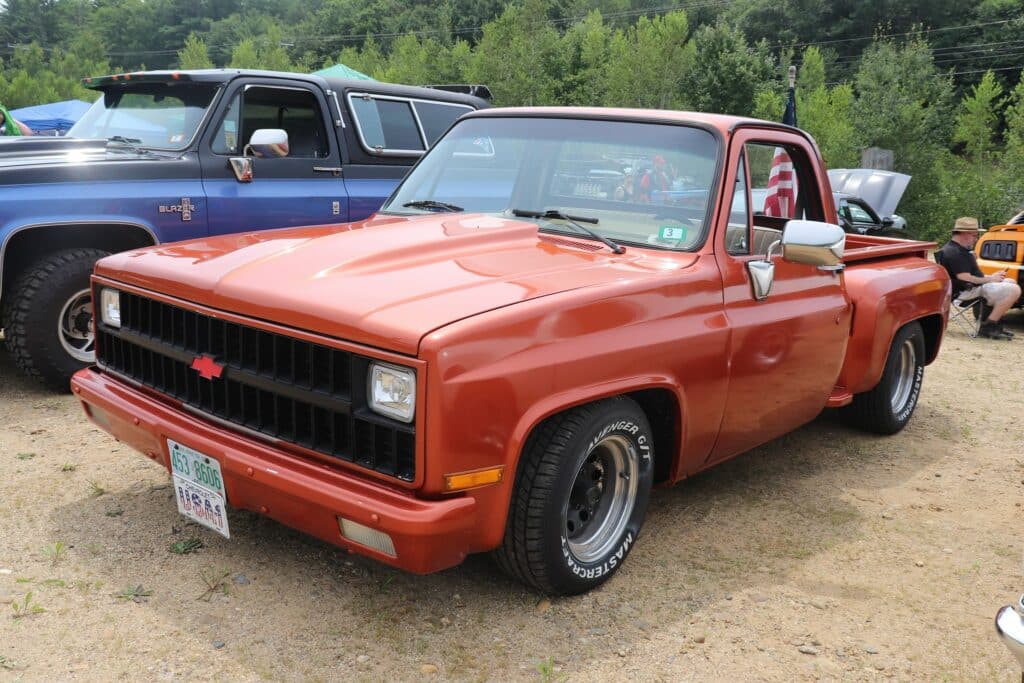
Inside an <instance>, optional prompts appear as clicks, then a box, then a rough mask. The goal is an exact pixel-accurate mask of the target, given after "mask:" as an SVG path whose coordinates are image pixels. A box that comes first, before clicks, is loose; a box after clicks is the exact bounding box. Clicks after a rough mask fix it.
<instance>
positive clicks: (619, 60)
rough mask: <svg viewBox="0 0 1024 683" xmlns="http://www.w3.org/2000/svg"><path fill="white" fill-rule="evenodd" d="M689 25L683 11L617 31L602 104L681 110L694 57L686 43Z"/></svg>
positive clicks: (684, 101)
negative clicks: (685, 82)
mask: <svg viewBox="0 0 1024 683" xmlns="http://www.w3.org/2000/svg"><path fill="white" fill-rule="evenodd" d="M689 32H690V24H689V21H688V20H687V18H686V13H685V12H671V13H669V14H666V15H665V16H663V17H654V18H653V19H648V18H647V17H640V18H639V19H637V21H636V23H635V24H634V25H633V26H631V27H629V28H628V29H625V30H620V31H616V32H615V34H614V36H612V38H611V41H610V44H609V47H608V58H607V59H608V62H607V65H606V67H605V69H604V73H605V83H604V92H605V96H604V104H605V105H608V106H619V107H649V108H658V109H668V108H685V107H686V106H688V105H689V103H690V102H691V101H692V100H691V99H690V98H688V97H684V95H683V92H684V88H683V79H684V76H685V74H686V73H688V72H690V71H692V70H693V69H692V65H693V61H694V54H693V49H692V47H691V46H690V45H689V44H688V43H687V40H686V39H687V35H688V34H689Z"/></svg>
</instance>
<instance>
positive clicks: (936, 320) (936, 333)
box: [917, 315, 942, 363]
mask: <svg viewBox="0 0 1024 683" xmlns="http://www.w3.org/2000/svg"><path fill="white" fill-rule="evenodd" d="M917 322H918V323H919V324H920V325H921V331H922V332H924V350H925V358H926V359H927V360H926V361H925V362H927V363H931V362H932V361H933V360H935V356H936V355H938V352H939V337H940V335H941V333H942V316H939V315H929V316H925V317H924V318H920V319H919V320H918V321H917Z"/></svg>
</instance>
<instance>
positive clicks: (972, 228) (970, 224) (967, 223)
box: [953, 216, 981, 232]
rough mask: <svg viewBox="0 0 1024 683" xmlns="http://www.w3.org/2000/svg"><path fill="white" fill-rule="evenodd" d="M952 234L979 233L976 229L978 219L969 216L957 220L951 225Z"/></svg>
mask: <svg viewBox="0 0 1024 683" xmlns="http://www.w3.org/2000/svg"><path fill="white" fill-rule="evenodd" d="M953 232H981V231H980V229H979V228H978V219H977V218H972V217H971V216H963V217H961V218H957V219H956V223H954V224H953Z"/></svg>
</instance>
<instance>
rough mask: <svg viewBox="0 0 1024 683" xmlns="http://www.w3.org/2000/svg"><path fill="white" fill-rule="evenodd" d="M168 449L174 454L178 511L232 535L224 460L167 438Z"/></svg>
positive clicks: (172, 463)
mask: <svg viewBox="0 0 1024 683" xmlns="http://www.w3.org/2000/svg"><path fill="white" fill-rule="evenodd" d="M167 449H168V450H169V451H170V454H171V475H172V478H173V479H174V493H175V499H176V500H177V501H178V512H180V513H181V514H183V515H185V516H186V517H188V518H189V519H192V520H195V521H196V522H199V523H200V524H202V525H203V526H205V527H207V528H209V529H212V530H213V531H216V532H217V533H218V534H220V535H221V536H224V537H225V538H231V534H230V533H229V531H228V514H227V494H226V493H225V491H224V477H222V476H221V472H220V463H219V462H217V461H216V460H214V459H213V458H211V457H210V456H208V455H204V454H202V453H200V452H199V451H197V450H195V449H193V448H189V447H188V446H185V445H183V444H180V443H178V442H177V441H172V440H171V439H168V440H167Z"/></svg>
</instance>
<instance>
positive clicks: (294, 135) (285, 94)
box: [213, 87, 330, 159]
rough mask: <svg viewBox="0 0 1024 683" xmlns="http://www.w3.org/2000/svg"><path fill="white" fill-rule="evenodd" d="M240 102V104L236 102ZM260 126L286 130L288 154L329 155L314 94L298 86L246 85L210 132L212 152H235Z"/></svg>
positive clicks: (295, 155)
mask: <svg viewBox="0 0 1024 683" xmlns="http://www.w3.org/2000/svg"><path fill="white" fill-rule="evenodd" d="M239 101H241V104H239ZM260 128H280V129H282V130H284V131H285V132H286V133H288V146H289V153H288V156H290V157H312V158H316V159H322V158H325V157H327V156H330V146H329V138H328V137H327V131H326V129H325V128H324V122H323V118H322V117H321V114H320V106H319V103H318V102H317V99H316V96H315V95H313V93H311V92H309V91H308V90H303V89H301V88H266V87H258V88H257V87H250V88H246V89H245V91H244V92H243V93H240V94H238V95H236V96H235V98H234V100H233V101H232V102H231V105H230V106H229V107H228V110H227V112H226V113H225V115H224V119H223V121H221V124H220V127H219V128H218V129H217V133H216V134H215V135H214V140H213V152H214V153H215V154H237V153H238V152H239V151H241V149H242V148H243V147H244V145H245V144H247V143H248V141H249V138H250V137H251V136H252V134H253V132H254V131H256V130H258V129H260Z"/></svg>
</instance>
